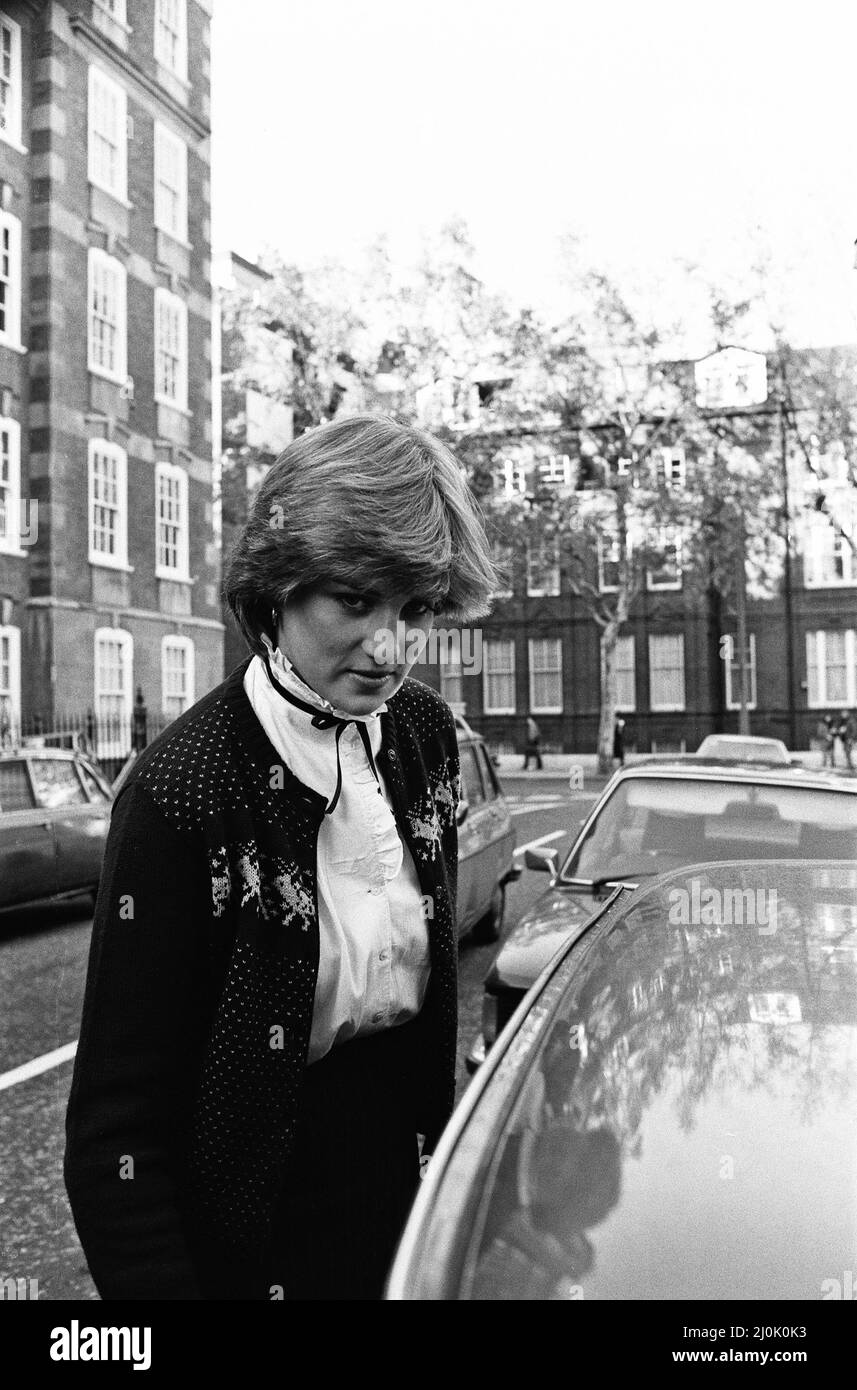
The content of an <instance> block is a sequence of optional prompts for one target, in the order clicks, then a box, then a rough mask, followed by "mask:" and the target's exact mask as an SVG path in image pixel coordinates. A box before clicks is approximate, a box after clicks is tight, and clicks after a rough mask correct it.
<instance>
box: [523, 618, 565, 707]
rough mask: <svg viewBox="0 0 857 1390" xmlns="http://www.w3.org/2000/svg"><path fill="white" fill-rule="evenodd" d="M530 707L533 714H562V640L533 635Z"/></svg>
mask: <svg viewBox="0 0 857 1390" xmlns="http://www.w3.org/2000/svg"><path fill="white" fill-rule="evenodd" d="M529 649H530V651H529V655H530V709H531V710H532V712H533V714H562V641H561V639H560V638H559V637H531V638H530V639H529Z"/></svg>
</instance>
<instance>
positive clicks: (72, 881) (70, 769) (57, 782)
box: [0, 747, 113, 908]
mask: <svg viewBox="0 0 857 1390" xmlns="http://www.w3.org/2000/svg"><path fill="white" fill-rule="evenodd" d="M112 804H113V790H112V788H111V786H110V784H109V783H108V782H107V780H106V779H105V777H104V776H103V774H102V772H101V771H100V769H99V768H98V767H97V766H96V765H95V764H94V762H92V761H91V760H90V759H89V758H87V757H85V756H84V755H83V754H82V753H80V752H78V751H76V750H73V749H69V750H65V749H58V748H49V747H41V748H40V747H21V748H19V749H16V750H8V751H4V752H3V753H0V908H8V907H18V906H20V905H22V904H23V903H28V902H34V901H38V900H40V899H43V898H61V897H66V896H72V895H76V894H79V893H86V892H88V893H95V891H96V890H97V887H98V880H99V877H100V874H101V861H102V858H103V856H104V846H105V843H106V840H107V831H108V829H109V825H110V812H111V809H112Z"/></svg>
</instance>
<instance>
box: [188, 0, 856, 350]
mask: <svg viewBox="0 0 857 1390" xmlns="http://www.w3.org/2000/svg"><path fill="white" fill-rule="evenodd" d="M855 53H857V5H855V4H854V3H853V0H849V3H846V0H812V3H810V0H804V2H803V3H800V4H797V3H794V0H741V2H740V3H738V2H737V0H706V3H703V0H636V3H630V0H588V3H586V4H583V3H580V0H556V2H555V3H548V0H517V3H510V0H285V3H276V2H275V0H216V3H215V6H214V19H213V25H212V201H213V239H214V242H215V249H216V250H217V251H220V252H225V251H230V250H235V251H238V252H240V253H241V254H242V255H244V256H247V257H248V258H250V259H253V258H255V257H256V256H257V255H258V254H259V253H260V252H261V251H262V250H263V248H264V247H265V246H266V245H267V246H272V247H276V248H277V249H278V250H279V251H280V252H281V253H282V254H283V256H285V257H286V258H287V259H288V260H290V261H293V262H295V263H297V264H304V265H311V264H316V263H318V262H319V261H321V260H323V259H325V258H328V257H332V258H334V259H338V260H342V261H344V262H345V263H353V262H354V261H356V260H357V259H358V257H359V255H360V253H361V250H362V248H363V247H365V246H366V245H367V244H368V243H370V242H371V241H372V240H374V239H375V238H376V237H377V236H379V235H380V234H385V235H386V236H387V237H388V239H389V244H390V246H391V249H392V250H393V252H394V254H396V255H397V256H399V257H401V258H402V259H403V260H408V259H411V258H413V257H414V256H415V254H416V250H417V248H418V246H419V244H420V240H421V238H422V237H423V236H424V235H426V234H430V233H431V232H433V231H435V230H436V229H437V228H438V227H439V226H440V225H441V224H442V223H443V222H444V221H446V220H447V219H448V218H450V217H451V216H460V217H463V218H464V219H465V220H466V222H467V224H468V226H469V229H470V234H471V238H472V240H473V242H474V244H475V246H476V250H477V264H476V269H477V272H478V273H479V274H480V275H481V276H482V277H483V278H484V279H485V280H486V281H487V282H488V283H489V284H490V285H491V286H492V287H493V288H496V289H498V290H503V291H505V292H506V293H508V294H509V295H510V296H511V297H512V298H513V299H514V300H516V301H517V302H518V303H519V304H528V305H532V306H534V307H537V308H540V309H542V310H543V311H545V312H547V313H552V312H559V311H561V308H562V303H563V289H562V275H561V267H562V246H563V241H564V238H568V237H569V235H571V236H574V237H576V238H577V239H578V241H579V244H580V246H581V248H582V251H583V254H584V255H585V257H586V259H587V261H588V262H590V263H592V264H597V265H599V266H600V267H602V268H604V269H606V270H608V271H609V272H610V273H612V274H614V275H615V276H616V277H617V278H618V279H619V281H620V283H622V284H624V285H629V286H633V287H635V289H636V291H637V292H638V293H641V294H643V295H644V296H645V297H647V299H648V301H649V302H650V303H652V304H654V303H657V302H659V297H662V298H663V301H664V302H667V301H669V302H671V303H678V304H679V305H681V297H682V294H683V290H682V288H681V284H682V281H681V277H680V276H678V274H677V271H676V266H677V263H678V262H679V261H683V260H690V261H693V262H695V263H697V264H699V265H700V266H702V268H703V271H704V274H705V275H706V277H708V278H715V279H719V280H720V281H722V282H725V283H727V284H728V285H729V286H730V287H732V288H734V289H740V288H741V286H742V285H743V284H745V283H746V282H747V279H748V273H749V272H748V267H749V266H750V265H751V264H752V263H753V261H754V260H755V259H756V258H757V256H758V252H759V250H760V248H765V249H766V251H767V254H768V257H769V265H770V274H769V282H768V299H769V311H770V316H772V317H773V318H775V319H779V320H780V321H782V322H783V323H784V326H785V327H786V330H787V332H788V333H789V336H790V337H791V338H792V341H794V342H795V343H797V344H824V343H836V342H848V341H857V270H855V268H854V255H855V239H857V83H855V80H854V65H855V56H854V55H855ZM689 318H690V315H689ZM759 346H763V344H761V343H760V344H759Z"/></svg>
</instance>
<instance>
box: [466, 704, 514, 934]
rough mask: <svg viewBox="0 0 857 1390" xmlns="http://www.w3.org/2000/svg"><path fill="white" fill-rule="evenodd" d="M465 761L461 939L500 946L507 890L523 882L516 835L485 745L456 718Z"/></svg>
mask: <svg viewBox="0 0 857 1390" xmlns="http://www.w3.org/2000/svg"><path fill="white" fill-rule="evenodd" d="M456 729H457V731H458V752H459V756H460V759H461V802H460V804H459V807H458V934H459V936H466V935H467V934H468V933H470V934H471V935H472V937H473V939H474V941H478V942H481V943H485V942H491V941H497V940H498V939H499V936H500V933H501V931H502V929H503V921H504V917H505V911H506V885H507V884H509V883H511V882H512V881H513V880H514V879H517V878H519V877H520V874H521V870H520V869H519V868H518V867H517V865H515V864H514V863H513V860H512V856H513V852H514V848H515V831H514V827H513V824H512V817H511V816H510V814H509V808H508V806H507V805H506V801H505V798H504V796H503V791H502V788H501V786H500V781H499V778H498V777H497V773H496V770H495V768H494V765H493V762H492V760H491V758H490V757H489V754H488V750H487V748H486V747H485V740H484V739H483V738H482V737H481V736H480V735H479V734H476V733H474V732H473V730H472V729H471V728H470V727H469V725H467V724H466V723H465V721H464V720H461V719H460V716H456Z"/></svg>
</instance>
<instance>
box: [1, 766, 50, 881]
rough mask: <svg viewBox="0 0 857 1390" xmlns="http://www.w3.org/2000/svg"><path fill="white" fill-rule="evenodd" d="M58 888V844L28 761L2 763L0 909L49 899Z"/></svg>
mask: <svg viewBox="0 0 857 1390" xmlns="http://www.w3.org/2000/svg"><path fill="white" fill-rule="evenodd" d="M55 885H56V840H55V838H54V830H53V825H52V820H51V816H50V814H49V813H48V812H47V811H46V810H45V809H44V808H43V807H42V806H40V805H39V803H38V800H37V798H36V794H35V791H34V789H33V784H32V781H31V778H30V773H29V769H28V767H27V761H26V759H25V758H3V759H0V907H12V906H14V905H15V904H16V903H25V902H31V901H33V900H34V899H36V898H45V897H49V896H50V894H51V893H53V892H54V891H55Z"/></svg>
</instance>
